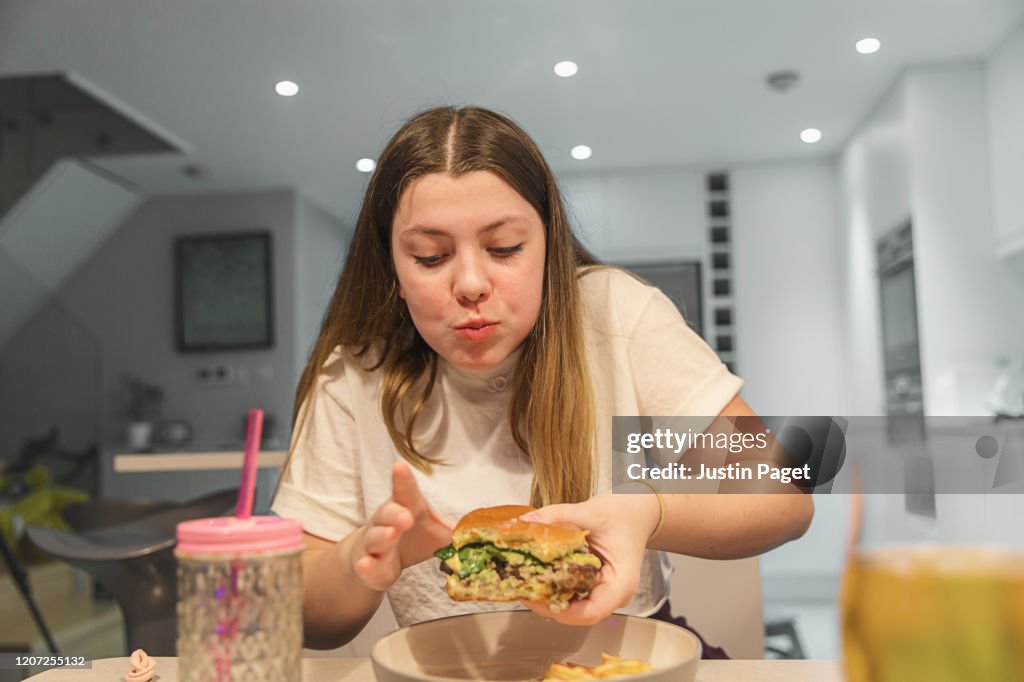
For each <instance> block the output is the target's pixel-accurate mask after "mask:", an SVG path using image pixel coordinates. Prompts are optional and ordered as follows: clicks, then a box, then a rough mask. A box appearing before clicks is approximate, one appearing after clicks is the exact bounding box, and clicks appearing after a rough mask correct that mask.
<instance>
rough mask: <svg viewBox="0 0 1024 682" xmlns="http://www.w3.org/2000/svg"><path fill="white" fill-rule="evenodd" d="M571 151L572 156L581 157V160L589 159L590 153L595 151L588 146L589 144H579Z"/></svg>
mask: <svg viewBox="0 0 1024 682" xmlns="http://www.w3.org/2000/svg"><path fill="white" fill-rule="evenodd" d="M569 153H570V154H572V158H574V159H579V160H580V161H582V160H583V159H589V158H590V155H591V154H592V153H593V152H592V151H591V149H590V147H588V146H587V145H585V144H578V145H576V146H575V147H573V148H572V151H571V152H569Z"/></svg>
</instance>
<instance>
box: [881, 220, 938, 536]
mask: <svg viewBox="0 0 1024 682" xmlns="http://www.w3.org/2000/svg"><path fill="white" fill-rule="evenodd" d="M877 253H878V290H879V297H880V307H881V314H882V357H883V363H884V366H885V409H886V415H887V416H888V419H887V420H886V423H887V425H888V437H889V442H890V443H892V444H894V445H908V444H913V443H923V441H924V440H925V436H926V433H925V421H924V390H923V385H922V381H921V351H920V339H919V335H918V326H917V286H916V281H915V277H914V237H913V231H912V229H911V222H910V221H909V220H908V221H907V222H906V223H904V224H902V225H900V226H899V227H898V228H896V229H895V230H893V231H892V232H889V233H888V234H886V235H884V236H883V237H882V238H881V239H879V240H878V244H877ZM924 451H925V450H924V448H922V450H921V453H922V454H918V455H908V456H906V458H905V459H904V476H905V492H906V494H905V503H906V509H907V511H909V512H912V513H915V514H919V515H923V516H929V517H932V518H934V517H935V481H934V472H933V467H932V462H931V460H930V459H929V458H928V457H927V455H925V454H923V453H924Z"/></svg>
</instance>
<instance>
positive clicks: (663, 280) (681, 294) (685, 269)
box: [618, 260, 704, 337]
mask: <svg viewBox="0 0 1024 682" xmlns="http://www.w3.org/2000/svg"><path fill="white" fill-rule="evenodd" d="M618 265H619V267H623V268H625V269H627V270H630V271H631V272H634V273H636V274H637V275H638V276H640V277H641V278H642V279H644V280H646V281H647V282H648V283H650V284H653V285H654V286H656V287H658V288H659V289H661V290H662V291H663V292H665V295H666V296H668V297H669V299H671V300H672V302H673V303H675V304H676V308H678V309H679V312H680V314H682V316H683V319H685V320H686V324H688V325H690V328H691V329H693V330H694V331H695V332H697V334H699V335H700V336H702V337H703V336H704V296H703V293H702V288H703V287H702V286H701V281H702V280H701V263H700V261H699V260H679V261H668V262H656V263H618Z"/></svg>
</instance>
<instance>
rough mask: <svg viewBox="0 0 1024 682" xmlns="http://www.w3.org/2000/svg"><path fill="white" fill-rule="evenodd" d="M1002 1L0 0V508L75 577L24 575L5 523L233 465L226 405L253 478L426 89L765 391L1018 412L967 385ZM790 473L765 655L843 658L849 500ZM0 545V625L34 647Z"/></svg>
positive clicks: (1001, 120) (1000, 121)
mask: <svg viewBox="0 0 1024 682" xmlns="http://www.w3.org/2000/svg"><path fill="white" fill-rule="evenodd" d="M1022 20H1024V0H900V1H899V2H891V1H888V0H864V1H862V2H857V3H850V2H841V1H840V0H776V1H774V2H763V1H761V0H682V1H679V0H640V1H636V2H628V3H627V2H611V1H607V0H588V1H583V0H573V1H563V2H557V3H551V2H540V1H533V0H531V1H528V2H515V3H484V2H470V1H468V0H443V1H439V2H430V3H425V2H408V1H401V0H381V1H377V2H373V3H368V2H367V3H357V2H347V1H344V2H341V1H339V2H309V1H305V0H303V1H301V2H289V3H271V2H262V1H261V2H242V1H241V0H216V1H214V2H209V1H207V0H202V1H201V0H178V1H177V2H174V3H159V2H155V1H153V0H150V1H146V2H125V1H123V0H122V1H116V0H92V1H91V2H87V3H86V2H71V1H69V0H67V1H56V0H5V2H4V3H3V4H2V5H0V462H5V463H6V464H5V467H6V473H5V474H0V481H2V482H3V483H4V490H3V491H0V492H2V494H3V497H2V499H0V528H2V530H3V533H4V535H5V538H6V540H7V542H8V543H9V544H11V545H13V547H14V549H15V550H16V551H15V558H16V560H18V561H20V562H21V563H22V564H24V565H26V566H28V567H29V569H30V570H29V575H30V577H31V578H32V579H33V586H34V587H35V593H36V595H37V597H38V599H39V600H40V601H41V602H45V603H43V605H42V607H43V611H44V612H47V609H53V608H54V607H53V604H49V602H51V601H55V602H58V603H59V608H56V610H57V611H59V610H61V609H64V610H67V608H69V607H68V606H67V605H68V604H71V603H78V602H77V601H76V600H79V598H80V597H81V595H82V592H83V588H82V580H81V578H79V579H78V581H77V583H74V584H73V586H72V587H71V588H69V589H68V590H65V589H64V586H65V584H66V583H67V581H66V580H65V577H64V576H63V575H52V574H51V573H47V572H46V571H47V569H46V567H47V565H48V564H45V563H41V560H42V558H43V557H42V556H41V554H40V553H39V552H38V551H37V550H35V549H34V548H33V547H31V546H30V543H29V541H28V540H27V539H26V537H25V531H24V526H25V525H26V523H43V524H48V523H52V524H60V519H59V517H60V511H61V509H63V508H64V507H65V506H66V505H68V504H70V503H72V502H75V501H79V500H82V499H85V498H86V497H89V498H93V499H97V498H153V499H157V500H164V501H168V502H175V503H180V502H184V501H187V500H191V499H194V498H196V497H199V496H201V495H204V494H206V493H209V492H211V491H215V490H220V489H223V488H229V487H231V486H233V485H237V472H236V471H235V470H232V469H231V466H232V463H233V462H234V460H231V461H228V460H225V459H217V457H218V456H219V455H223V454H224V453H228V456H229V459H230V453H232V452H238V451H239V450H241V442H242V436H243V429H244V415H245V411H246V409H247V408H249V407H253V406H260V407H263V408H265V409H266V410H267V412H268V422H267V424H266V426H265V434H264V436H265V437H264V444H263V445H264V450H265V451H266V454H265V457H266V460H265V464H266V467H265V468H264V469H263V470H262V474H261V477H260V479H259V480H260V483H259V486H260V490H259V494H258V497H257V511H261V510H263V511H265V510H266V506H267V501H268V499H269V494H270V490H271V488H272V485H273V482H274V480H275V479H274V468H273V467H274V465H275V463H277V462H279V461H280V453H281V451H282V450H284V449H286V447H287V443H288V437H289V425H290V415H291V407H292V406H291V401H292V397H293V391H294V386H295V383H296V380H297V377H298V373H299V371H300V370H301V368H302V366H303V363H304V361H305V357H306V354H307V352H308V350H309V348H310V346H311V344H312V342H313V339H314V337H315V334H316V332H317V327H318V324H319V322H320V317H321V315H322V313H323V311H324V308H325V305H326V303H327V300H328V297H329V295H330V291H331V287H332V284H333V282H334V280H335V277H336V276H337V273H338V271H339V268H340V265H341V263H342V259H343V255H344V252H345V248H346V244H347V243H348V240H349V237H350V234H351V230H352V226H353V224H354V221H355V216H356V213H357V211H358V208H359V201H360V197H361V194H362V192H363V190H364V188H365V186H366V183H367V180H368V177H369V175H368V171H369V170H372V167H373V159H374V156H375V154H376V153H377V152H378V151H379V150H380V148H381V147H382V145H383V144H384V142H385V141H386V140H387V138H388V137H389V136H390V134H391V133H392V132H393V131H394V130H395V129H396V128H397V127H398V125H400V123H401V122H402V121H403V120H404V119H406V118H407V117H408V116H409V115H411V114H412V113H414V112H416V111H419V110H421V109H423V108H425V107H428V106H434V105H439V104H479V105H482V106H486V107H491V108H494V109H497V110H499V111H502V112H505V113H507V114H509V115H510V116H512V117H513V118H514V119H516V120H517V121H518V122H519V123H521V124H522V125H523V127H524V128H525V129H526V130H527V131H528V132H529V133H530V134H531V135H532V136H533V137H534V138H535V139H536V140H537V142H538V144H539V145H540V147H541V149H542V151H543V153H544V154H545V155H546V157H547V159H548V161H549V162H550V163H551V164H552V166H553V168H554V169H555V171H556V173H557V175H558V178H559V180H560V182H561V183H562V186H563V189H564V191H565V194H566V196H567V198H568V201H569V204H570V208H571V210H572V213H573V215H574V217H575V221H576V225H577V227H578V229H579V231H580V233H581V235H582V236H583V238H584V241H585V242H586V243H587V245H588V246H589V247H590V248H591V249H592V250H593V251H594V252H595V253H596V254H597V255H598V256H599V257H601V258H602V259H605V260H606V261H608V262H612V263H618V264H623V265H628V266H630V267H634V268H635V269H637V271H638V272H640V273H641V274H643V275H644V276H646V277H648V278H650V279H651V280H652V281H655V282H656V283H658V284H660V285H662V286H663V287H664V288H665V289H666V290H667V291H668V292H669V293H670V295H672V296H673V297H674V298H675V299H676V300H677V302H678V303H679V304H680V306H681V308H683V309H684V312H685V314H686V316H687V319H688V320H689V322H690V324H691V325H693V326H694V327H695V328H696V329H697V330H698V331H700V333H701V334H702V335H703V337H704V338H705V339H706V340H707V342H708V343H709V344H710V345H711V346H712V347H713V348H715V349H716V350H717V351H718V352H719V353H720V354H721V356H722V357H723V359H724V360H725V361H727V362H728V363H729V364H730V366H731V367H732V368H733V369H734V371H735V372H737V373H738V374H739V375H740V376H742V377H743V378H744V379H745V381H746V385H745V387H744V389H743V395H744V397H745V398H746V400H747V401H748V402H749V403H750V404H751V405H752V406H753V407H754V408H755V409H756V410H757V411H758V412H760V413H762V414H766V415H884V414H909V415H914V414H922V415H994V414H995V413H996V412H1001V413H1003V414H1005V415H1008V416H1012V415H1014V413H1015V410H1016V411H1020V412H1024V408H1022V407H1021V406H1020V400H1021V395H1022V394H1024V390H1020V385H1019V384H1018V389H1011V390H1004V391H1003V394H1002V397H1001V398H1000V397H998V396H995V392H994V390H995V388H996V385H997V383H998V382H999V380H1000V379H1002V384H1001V385H1002V386H1003V387H1004V388H1005V387H1006V386H1011V387H1012V386H1013V385H1014V384H1013V382H1014V381H1021V379H1014V376H1015V375H1014V372H1017V373H1018V375H1019V376H1024V375H1021V374H1019V373H1020V372H1021V371H1022V370H1021V369H1020V367H1021V365H1020V363H1021V360H1022V358H1024V192H1022V191H1021V187H1024V24H1022ZM566 61H571V62H574V64H575V66H569V65H566V64H560V63H562V62H566ZM556 65H557V66H556ZM238 235H243V237H241V238H239V237H238ZM204 301H208V302H211V303H210V305H209V306H205V307H204V305H203V302H204ZM227 317H230V318H231V319H230V324H227V323H225V319H226V318H227ZM1014 391H1016V392H1014ZM1000 401H1001V402H1000ZM190 452H191V453H206V454H201V455H200V456H198V457H195V458H193V459H191V460H189V459H187V458H186V459H180V460H174V461H172V460H171V459H168V458H167V457H163V459H160V457H161V456H163V455H167V454H169V453H190ZM132 453H136V454H134V455H133V454H132ZM138 453H143V454H138ZM275 457H276V458H277V459H275ZM147 463H149V464H147ZM26 472H34V473H32V474H31V475H28V474H26ZM40 472H42V473H40ZM29 498H31V499H32V504H30V505H26V503H25V501H26V500H27V499H29ZM816 502H817V514H816V517H815V520H814V524H813V526H812V527H811V529H810V531H809V532H808V533H807V535H806V536H805V537H804V538H803V539H801V540H800V541H798V542H795V543H791V544H789V545H787V546H785V547H782V548H780V549H779V550H776V551H773V552H770V553H768V554H767V555H765V556H763V557H762V558H761V559H760V562H759V566H758V568H759V570H760V580H759V582H758V583H757V584H756V585H752V586H751V585H747V586H746V588H748V590H747V591H748V593H749V594H753V598H754V600H755V601H758V598H759V599H760V601H759V603H757V605H756V609H757V612H758V616H759V617H761V616H762V615H763V620H764V623H765V624H767V625H768V626H770V627H769V631H768V633H767V634H768V637H767V638H766V640H765V641H766V643H767V644H768V645H769V646H770V647H772V649H770V650H769V652H768V655H770V656H782V655H790V656H800V655H802V656H806V657H808V658H811V657H816V658H835V657H838V656H839V644H838V626H837V621H836V611H835V594H836V590H837V586H838V580H839V576H840V572H841V569H842V561H843V539H842V538H843V535H844V533H845V532H846V508H847V500H846V499H845V497H844V496H835V497H829V496H819V497H817V498H816ZM1002 504H1006V502H1005V501H1004V502H1003V503H1002ZM1013 504H1015V505H1017V507H1020V506H1021V505H1020V504H1019V500H1015V501H1013ZM942 505H943V503H942V501H941V500H940V501H939V504H938V512H939V514H938V516H939V521H940V522H941V520H942V512H943V508H942ZM908 513H909V512H908ZM55 517H56V518H55ZM1004 518H1005V523H1007V524H1011V523H1013V521H1012V520H1011V519H1010V518H1008V517H1004ZM756 563H757V562H755V564H756ZM49 565H50V566H52V565H53V564H49ZM51 570H52V569H51ZM0 572H4V573H5V575H4V576H3V577H2V578H0V590H3V597H2V599H0V605H2V606H0V608H2V609H3V611H4V614H5V615H4V618H2V619H0V620H2V621H4V622H3V623H0V650H5V651H28V650H38V651H45V650H46V646H45V643H43V642H42V640H41V638H40V635H39V633H38V632H37V629H36V628H35V627H34V625H33V621H32V620H31V618H30V617H29V615H28V611H27V610H26V609H24V608H23V606H22V602H21V599H20V597H19V596H17V594H16V592H15V586H14V584H13V582H12V580H11V578H10V576H9V575H7V569H6V568H0ZM754 575H755V577H756V575H757V574H756V573H755V574H754ZM677 578H678V576H677ZM683 579H684V580H685V577H684V578H683ZM732 589H733V588H731V587H730V588H728V589H723V590H721V591H719V592H718V593H717V594H716V598H717V599H718V600H720V605H722V606H721V607H722V608H723V609H726V610H728V603H727V602H728V600H729V599H730V598H731V597H730V593H731V591H732ZM62 590H63V591H62ZM85 602H86V603H85V605H83V606H81V608H80V609H79V611H76V613H78V615H77V616H75V617H73V618H72V617H68V618H64V619H63V620H61V617H60V616H57V615H50V616H48V618H49V619H51V620H54V619H55V620H56V621H59V622H53V623H51V626H52V627H53V629H54V631H55V635H56V636H57V638H58V639H59V640H60V641H61V642H62V647H63V648H64V649H66V650H67V651H69V652H77V653H89V654H91V655H94V656H101V655H119V654H121V651H120V649H119V648H120V647H123V642H121V641H119V640H118V639H117V638H118V637H119V636H121V632H120V628H121V621H120V614H119V613H118V611H117V608H116V606H114V605H113V604H112V603H111V602H109V601H108V602H103V601H102V600H101V601H99V602H96V601H93V600H92V599H91V593H90V598H89V599H86V600H85ZM673 603H675V599H673ZM761 604H763V611H762V610H761ZM75 608H78V607H75ZM8 612H10V613H12V614H13V615H12V616H11V617H8V615H7V614H8ZM380 627H385V628H386V625H383V626H380ZM4 628H6V629H4ZM363 653H364V654H365V652H363ZM757 653H759V652H755V655H756V654H757Z"/></svg>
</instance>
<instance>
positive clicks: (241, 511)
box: [235, 408, 263, 519]
mask: <svg viewBox="0 0 1024 682" xmlns="http://www.w3.org/2000/svg"><path fill="white" fill-rule="evenodd" d="M262 434H263V410H261V409H259V408H254V409H251V410H249V414H248V417H247V418H246V422H245V459H244V460H243V462H242V483H241V487H239V488H238V504H237V505H236V506H235V517H236V518H239V519H247V518H249V517H251V516H252V498H253V492H254V491H255V490H256V469H257V467H258V464H259V457H260V437H261V436H262Z"/></svg>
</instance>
